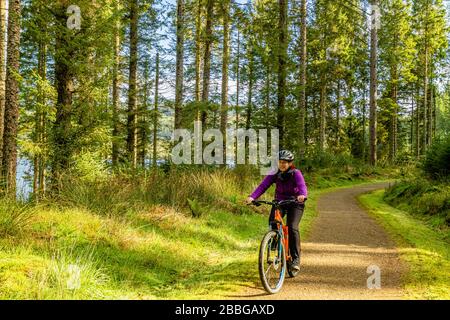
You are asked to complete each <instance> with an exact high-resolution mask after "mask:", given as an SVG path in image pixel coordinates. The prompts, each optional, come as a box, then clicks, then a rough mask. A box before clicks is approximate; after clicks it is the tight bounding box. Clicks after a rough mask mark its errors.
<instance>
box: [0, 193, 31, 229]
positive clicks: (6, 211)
mask: <svg viewBox="0 0 450 320" xmlns="http://www.w3.org/2000/svg"><path fill="white" fill-rule="evenodd" d="M34 211H35V208H34V207H32V205H30V204H26V203H22V202H17V201H15V200H13V199H11V198H9V197H4V198H0V237H6V236H15V235H17V234H19V233H20V232H22V231H23V230H24V229H26V227H27V226H28V225H29V222H30V219H31V217H32V215H33V213H34Z"/></svg>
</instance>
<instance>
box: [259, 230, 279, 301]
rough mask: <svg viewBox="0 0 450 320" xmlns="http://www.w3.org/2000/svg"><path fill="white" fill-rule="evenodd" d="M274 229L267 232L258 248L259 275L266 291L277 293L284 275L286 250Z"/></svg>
mask: <svg viewBox="0 0 450 320" xmlns="http://www.w3.org/2000/svg"><path fill="white" fill-rule="evenodd" d="M278 238H279V236H278V233H277V232H275V231H269V232H267V233H266V234H265V235H264V237H263V239H262V241H261V246H260V248H259V277H260V279H261V282H262V285H263V287H264V289H265V290H266V291H267V292H268V293H271V294H273V293H277V292H278V291H280V289H281V287H282V286H283V282H284V278H285V276H286V251H285V248H284V244H283V242H282V241H281V240H280V239H278Z"/></svg>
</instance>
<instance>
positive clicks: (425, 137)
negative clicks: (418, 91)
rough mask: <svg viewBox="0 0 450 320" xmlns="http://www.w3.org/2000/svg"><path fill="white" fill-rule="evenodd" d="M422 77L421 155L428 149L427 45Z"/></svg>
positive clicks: (426, 46)
mask: <svg viewBox="0 0 450 320" xmlns="http://www.w3.org/2000/svg"><path fill="white" fill-rule="evenodd" d="M424 68H425V70H424V77H423V131H422V154H425V151H426V150H427V147H428V123H427V122H428V121H427V120H428V115H427V111H428V45H427V44H425V66H424Z"/></svg>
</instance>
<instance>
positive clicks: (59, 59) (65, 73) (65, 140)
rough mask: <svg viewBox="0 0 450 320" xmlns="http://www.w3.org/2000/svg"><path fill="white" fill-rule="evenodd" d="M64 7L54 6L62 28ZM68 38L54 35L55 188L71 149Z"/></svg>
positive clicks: (68, 160) (70, 69)
mask: <svg viewBox="0 0 450 320" xmlns="http://www.w3.org/2000/svg"><path fill="white" fill-rule="evenodd" d="M66 10H67V7H65V3H61V4H60V5H59V6H58V15H57V20H58V26H59V27H60V28H66V23H67V22H66V19H67V18H66V15H65V12H66ZM71 40H72V39H71V36H70V35H69V34H66V33H65V32H58V33H57V36H56V42H55V45H56V48H55V51H56V52H58V54H57V55H55V81H56V90H57V93H58V97H57V102H56V121H55V123H54V125H53V138H54V139H53V143H54V152H53V159H52V188H53V189H58V188H59V183H60V182H61V181H60V177H61V175H62V173H63V172H64V170H66V169H67V168H68V167H69V163H70V157H71V154H72V151H73V146H72V133H71V130H72V126H71V119H72V108H73V106H72V95H73V91H74V74H73V69H72V65H71V63H70V61H71V60H72V55H73V52H72V51H69V49H68V47H69V43H70V42H71Z"/></svg>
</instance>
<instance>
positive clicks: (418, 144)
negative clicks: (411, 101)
mask: <svg viewBox="0 0 450 320" xmlns="http://www.w3.org/2000/svg"><path fill="white" fill-rule="evenodd" d="M419 156H420V102H419V86H418V85H416V158H419Z"/></svg>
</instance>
